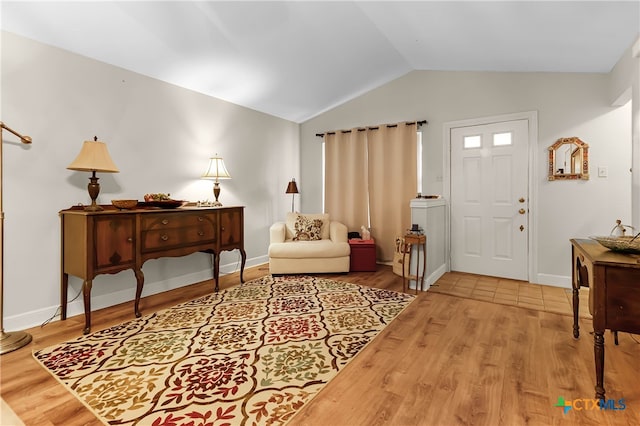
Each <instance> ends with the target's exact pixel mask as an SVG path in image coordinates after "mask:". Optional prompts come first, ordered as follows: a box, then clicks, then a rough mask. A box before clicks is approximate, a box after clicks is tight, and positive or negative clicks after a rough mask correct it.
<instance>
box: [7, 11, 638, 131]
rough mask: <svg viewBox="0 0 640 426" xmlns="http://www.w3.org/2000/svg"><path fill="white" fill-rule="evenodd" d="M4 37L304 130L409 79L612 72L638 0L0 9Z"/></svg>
mask: <svg viewBox="0 0 640 426" xmlns="http://www.w3.org/2000/svg"><path fill="white" fill-rule="evenodd" d="M0 7H1V9H0V14H1V24H2V29H3V30H6V31H9V32H13V33H16V34H19V35H22V36H25V37H28V38H31V39H34V40H37V41H40V42H43V43H46V44H49V45H52V46H56V47H60V48H62V49H65V50H69V51H71V52H75V53H78V54H81V55H84V56H87V57H90V58H94V59H97V60H100V61H103V62H106V63H109V64H112V65H116V66H119V67H122V68H125V69H128V70H131V71H134V72H137V73H140V74H144V75H147V76H150V77H153V78H157V79H159V80H163V81H166V82H169V83H172V84H175V85H178V86H181V87H184V88H187V89H191V90H194V91H197V92H201V93H204V94H207V95H210V96H214V97H216V98H220V99H224V100H227V101H229V102H233V103H235V104H238V105H243V106H246V107H248V108H252V109H255V110H258V111H262V112H265V113H268V114H272V115H275V116H278V117H282V118H285V119H288V120H291V121H294V122H303V121H306V120H308V119H309V118H312V117H314V116H316V115H318V114H320V113H322V112H323V111H326V110H328V109H331V108H333V107H335V106H337V105H340V104H341V103H343V102H345V101H348V100H349V99H352V98H354V97H356V96H358V95H360V94H362V93H365V92H367V91H369V90H371V89H373V88H376V87H378V86H381V85H383V84H385V83H387V82H389V81H391V80H393V79H395V78H398V77H400V76H402V75H404V74H406V73H408V72H410V71H412V70H446V71H507V72H596V73H607V72H609V71H611V69H612V68H613V66H614V65H615V64H616V62H617V60H618V59H619V58H620V57H621V55H622V54H623V53H624V51H625V50H626V49H628V48H629V47H630V46H631V45H632V44H633V43H634V41H635V40H636V39H637V38H638V35H639V33H640V1H638V0H635V1H619V2H616V1H567V2H556V1H535V2H527V1H498V2H486V1H469V2H461V1H408V2H396V1H373V2H361V1H340V2H338V1H318V2H311V1H287V2H272V1H257V2H248V1H232V2H221V1H203V2H202V1H201V2H192V1H140V2H138V1H126V2H125V1H122V2H118V1H102V2H91V1H82V2H80V1H74V2H57V1H44V2H12V1H2V3H1V6H0Z"/></svg>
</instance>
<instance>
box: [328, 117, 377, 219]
mask: <svg viewBox="0 0 640 426" xmlns="http://www.w3.org/2000/svg"><path fill="white" fill-rule="evenodd" d="M366 138H367V134H366V132H365V131H361V130H358V129H353V130H351V131H337V132H335V133H327V134H326V135H325V147H324V149H325V201H324V210H325V213H329V216H330V218H331V219H332V220H337V221H340V222H342V223H344V224H345V225H347V228H348V229H349V231H359V230H360V227H361V226H362V225H364V226H369V207H368V199H367V193H368V191H367V178H368V177H367V139H366Z"/></svg>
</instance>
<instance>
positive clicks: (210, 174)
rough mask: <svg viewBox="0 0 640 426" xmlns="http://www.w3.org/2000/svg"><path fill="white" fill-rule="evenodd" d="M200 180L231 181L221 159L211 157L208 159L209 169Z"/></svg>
mask: <svg viewBox="0 0 640 426" xmlns="http://www.w3.org/2000/svg"><path fill="white" fill-rule="evenodd" d="M202 179H215V180H216V181H217V180H218V179H231V175H230V174H229V172H228V171H227V168H226V167H225V166H224V161H223V160H222V157H217V156H216V157H212V158H210V159H209V168H208V169H207V171H206V172H205V173H204V174H203V175H202Z"/></svg>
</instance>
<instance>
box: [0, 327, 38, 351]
mask: <svg viewBox="0 0 640 426" xmlns="http://www.w3.org/2000/svg"><path fill="white" fill-rule="evenodd" d="M31 339H32V338H31V335H30V334H29V333H25V332H24V331H12V332H10V333H5V332H4V331H3V332H2V339H1V340H0V355H4V354H6V353H8V352H12V351H15V350H16V349H20V348H21V347H23V346H25V345H28V344H29V343H30V342H31Z"/></svg>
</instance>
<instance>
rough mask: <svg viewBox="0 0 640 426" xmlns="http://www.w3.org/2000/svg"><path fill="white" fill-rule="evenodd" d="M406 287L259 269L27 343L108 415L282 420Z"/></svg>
mask: <svg viewBox="0 0 640 426" xmlns="http://www.w3.org/2000/svg"><path fill="white" fill-rule="evenodd" d="M413 299H414V296H412V295H409V294H403V293H397V292H393V291H388V290H381V289H375V288H369V287H363V286H359V285H356V284H351V283H346V282H340V281H333V280H328V279H323V278H317V277H308V276H285V277H272V276H266V277H263V278H261V279H258V280H254V281H250V282H247V283H245V284H242V285H238V286H236V287H233V288H230V289H227V290H223V291H220V292H219V293H214V294H211V295H208V296H205V297H202V298H199V299H196V300H192V301H190V302H187V303H184V304H181V305H178V306H175V307H173V308H170V309H166V310H163V311H160V312H156V313H154V314H150V315H147V316H145V317H142V318H139V319H136V320H133V321H130V322H126V323H124V324H121V325H118V326H115V327H111V328H109V329H106V330H103V331H99V332H96V333H93V334H90V335H87V336H82V337H79V338H78V339H76V340H73V341H70V342H66V343H62V344H60V345H56V346H52V347H50V348H46V349H43V350H40V351H37V352H35V353H34V354H33V355H34V357H35V358H36V359H37V360H38V361H39V362H40V363H41V364H42V366H43V367H44V368H46V369H47V370H48V371H49V372H50V373H51V374H52V375H53V376H54V377H56V378H57V379H58V380H59V381H60V382H61V383H62V384H64V385H65V386H66V387H67V388H68V389H69V390H70V391H71V392H72V393H73V394H74V395H75V396H76V397H77V398H78V399H79V400H81V401H82V402H83V403H84V404H85V405H86V406H87V407H89V408H90V409H91V410H92V411H93V413H94V414H95V415H96V416H97V417H98V418H99V419H100V420H101V421H102V422H103V423H105V424H108V425H154V426H162V425H165V426H168V425H172V426H177V425H193V426H195V425H208V426H220V425H240V424H247V425H282V424H285V423H286V422H287V421H288V420H290V419H291V417H292V416H293V415H294V414H295V413H296V412H297V411H298V410H300V408H302V406H303V405H304V404H306V403H307V402H309V401H310V400H311V398H313V397H314V396H315V395H316V394H317V393H318V392H319V391H320V389H322V387H323V386H324V385H325V384H326V383H328V382H329V380H331V379H332V378H333V377H334V376H335V375H336V374H337V373H338V372H339V371H340V370H341V369H342V368H343V367H344V366H345V365H346V364H347V363H348V362H349V360H351V359H352V358H353V357H354V356H356V355H357V354H358V352H359V351H360V350H362V349H363V348H364V347H365V346H366V345H367V344H368V343H369V342H370V341H371V340H372V339H373V338H374V337H375V336H376V335H377V334H378V333H379V332H380V331H381V330H382V329H383V328H384V327H385V326H387V325H388V324H389V323H390V322H391V321H392V320H393V319H394V318H395V317H396V316H397V315H398V314H399V313H400V312H401V311H402V310H403V309H404V308H405V307H407V306H408V305H409V303H411V301H412V300H413Z"/></svg>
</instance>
